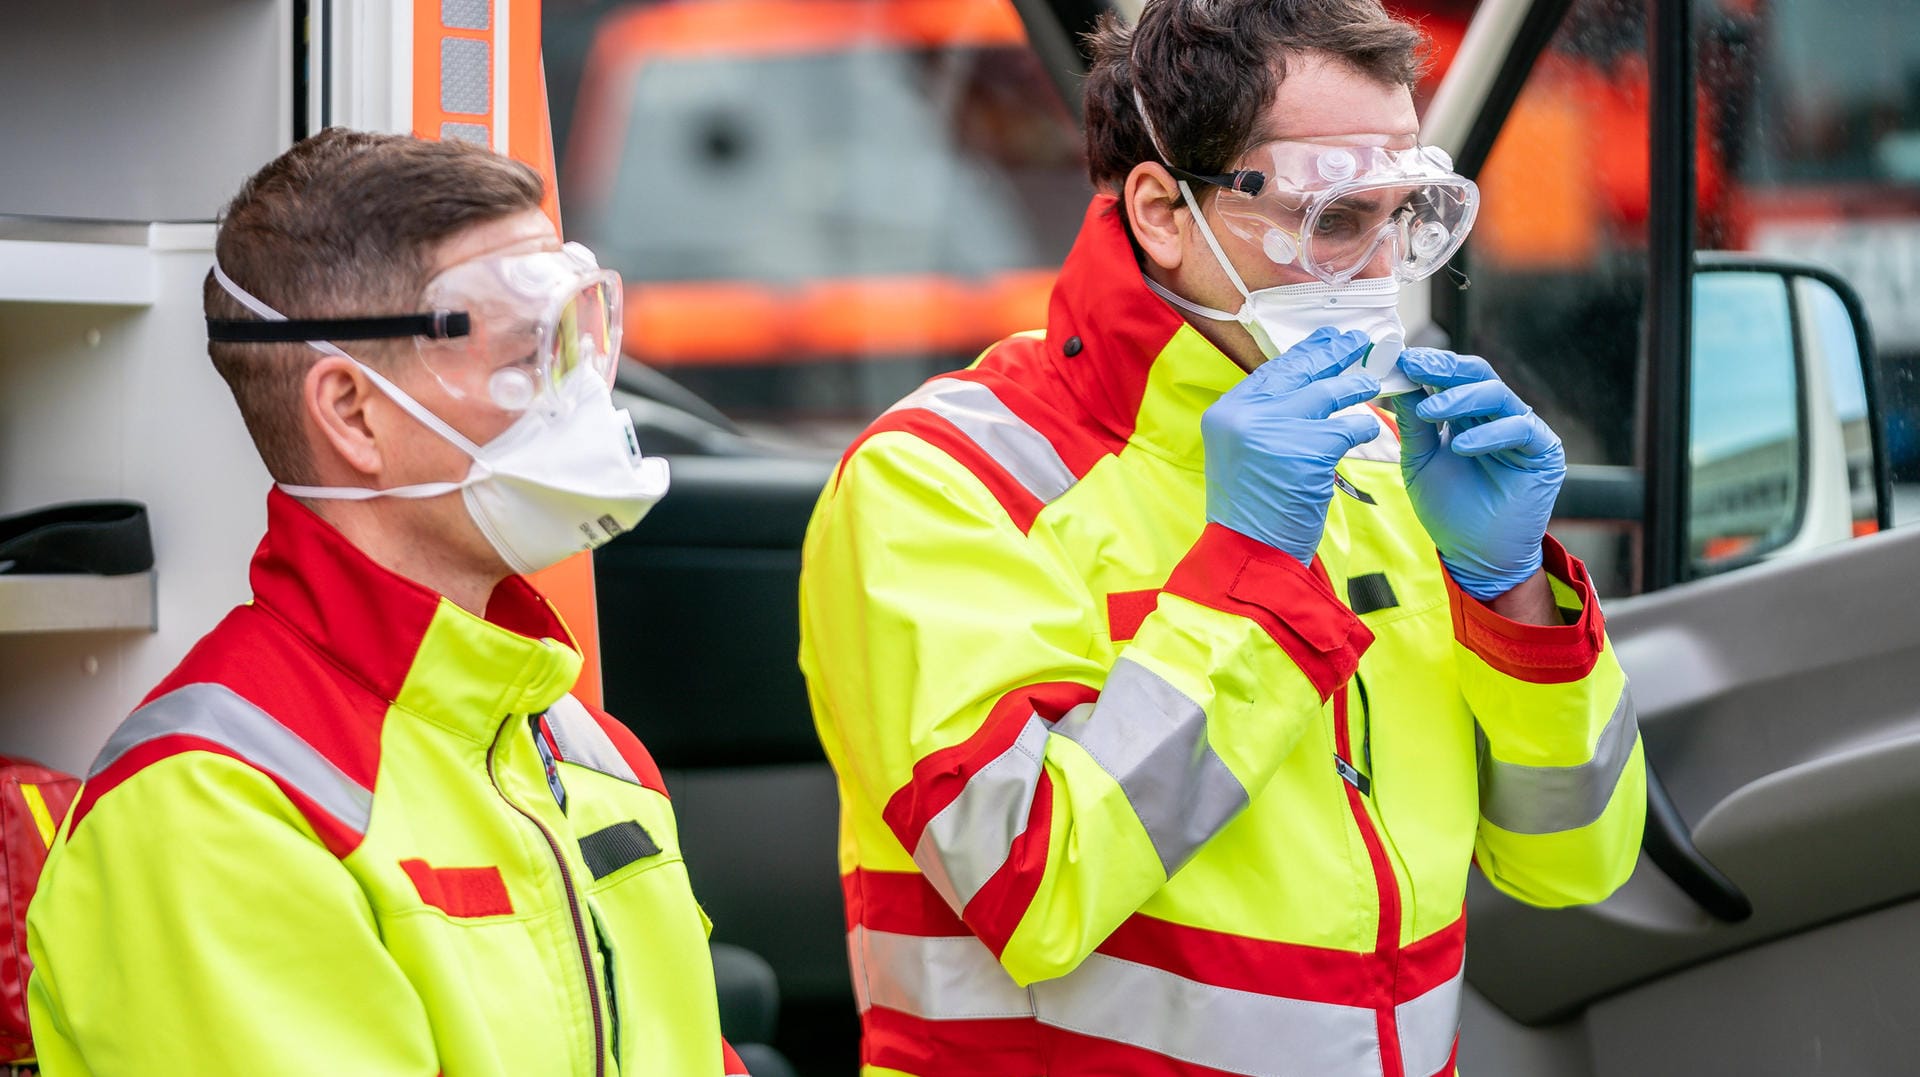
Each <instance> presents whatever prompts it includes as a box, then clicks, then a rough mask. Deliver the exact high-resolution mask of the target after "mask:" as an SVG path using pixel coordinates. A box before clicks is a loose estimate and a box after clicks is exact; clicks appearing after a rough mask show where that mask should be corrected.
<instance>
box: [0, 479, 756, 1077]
mask: <svg viewBox="0 0 1920 1077" xmlns="http://www.w3.org/2000/svg"><path fill="white" fill-rule="evenodd" d="M252 582H253V590H254V600H253V602H251V603H249V604H248V605H245V606H241V607H239V608H238V609H236V610H234V611H233V612H232V613H231V614H229V615H228V617H227V618H226V619H225V620H224V621H222V622H221V624H220V625H219V627H217V628H216V629H215V630H214V631H213V632H212V633H211V634H209V635H208V636H207V637H206V638H204V639H203V640H201V641H200V643H199V644H198V645H197V646H196V647H195V648H194V650H193V651H192V652H191V653H190V654H189V655H188V656H187V658H186V659H185V660H184V661H183V662H182V663H181V665H180V667H179V668H178V669H176V670H175V671H174V672H173V673H172V674H171V675H169V676H168V677H167V679H166V680H165V681H164V682H162V683H161V685H160V686H159V687H158V688H157V689H155V690H154V692H153V694H152V695H151V696H149V697H148V699H147V701H146V702H145V703H144V704H143V705H142V706H141V707H140V708H139V709H138V710H136V711H134V713H133V714H132V716H130V717H129V718H127V720H126V721H125V723H124V724H122V725H121V726H120V728H119V730H118V731H117V732H116V733H115V734H114V735H113V737H112V738H111V739H110V740H109V741H108V742H107V745H106V747H105V749H104V750H103V751H102V752H101V753H100V756H99V758H98V759H97V760H96V761H95V762H94V764H93V767H92V769H91V771H90V773H89V774H88V777H87V781H86V785H85V786H84V787H83V789H82V790H81V793H80V796H79V798H78V799H77V800H76V801H75V802H74V807H73V810H72V811H71V812H70V813H69V815H68V818H67V820H66V822H65V823H64V824H63V825H62V826H61V828H60V832H59V837H58V840H57V842H56V843H55V845H54V847H53V850H52V855H51V858H50V859H49V860H48V862H47V866H46V870H45V872H44V874H43V875H42V876H41V880H40V885H39V889H38V892H37V893H36V895H35V897H34V900H33V904H32V906H31V908H30V910H29V912H28V918H27V927H28V944H29V947H30V951H31V955H32V958H33V963H34V970H33V977H32V980H31V981H30V984H29V988H28V1004H29V1008H30V1011H31V1014H32V1020H33V1035H34V1044H35V1047H36V1048H37V1050H38V1052H39V1057H40V1064H41V1067H42V1071H43V1072H44V1073H45V1074H46V1077H76V1075H99V1077H120V1075H127V1077H133V1075H140V1077H154V1075H163V1074H164V1075H171V1074H179V1075H182V1077H184V1075H189V1074H191V1075H194V1077H227V1075H231V1077H267V1075H272V1077H296V1075H301V1074H311V1075H313V1077H340V1075H344V1074H353V1075H354V1077H402V1075H404V1077H433V1075H435V1074H444V1075H445V1077H527V1075H530V1074H541V1075H549V1074H551V1075H572V1077H604V1075H612V1074H619V1073H628V1074H648V1075H654V1074H674V1075H676V1077H678V1075H681V1074H690V1075H700V1074H708V1075H714V1077H718V1075H720V1074H722V1073H723V1072H724V1073H729V1074H737V1073H744V1072H745V1070H744V1068H743V1067H741V1066H739V1065H738V1061H737V1059H736V1058H734V1056H733V1055H732V1052H731V1051H730V1050H729V1049H727V1048H726V1047H725V1046H724V1044H723V1043H722V1041H721V1038H720V1028H719V1012H718V1004H717V1002H716V1000H715V996H714V983H713V965H712V958H711V955H710V954H709V952H708V949H707V923H706V918H705V916H704V915H703V914H702V913H701V911H700V908H699V906H698V905H696V904H695V903H694V899H693V893H692V890H691V888H690V887H689V885H688V883H687V873H686V869H685V867H684V865H683V864H682V863H681V860H680V849H679V842H678V840H677V838H676V836H675V827H674V819H673V810H672V808H671V806H670V805H669V803H668V801H667V796H666V792H665V788H664V786H663V785H662V784H661V781H660V775H659V771H658V770H657V769H656V768H655V766H654V764H653V761H652V759H651V758H650V757H649V756H648V755H647V753H646V750H645V749H644V748H642V747H641V746H640V743H639V741H637V740H635V739H634V737H633V735H632V734H631V733H629V732H628V731H627V730H626V729H625V728H624V727H622V726H621V725H620V724H619V723H618V722H616V721H615V720H613V719H612V718H610V717H608V716H606V715H605V714H603V713H600V712H598V711H596V710H593V709H591V708H589V707H587V706H585V705H584V704H582V703H580V702H579V701H577V700H575V699H574V698H573V697H572V696H570V695H568V694H567V690H568V688H569V687H571V686H572V684H573V683H574V680H575V678H576V677H577V676H578V674H579V672H580V656H579V654H577V653H576V652H575V650H574V649H573V647H572V646H571V644H570V637H569V636H568V635H567V633H566V629H565V627H564V626H563V625H562V624H561V623H560V620H559V618H558V616H557V615H556V614H555V613H554V612H553V609H552V607H551V606H549V605H548V604H547V602H546V601H545V600H544V599H542V598H541V597H540V596H539V594H538V593H537V592H535V591H534V590H533V588H532V587H531V586H529V585H528V584H527V583H526V582H525V581H524V580H521V579H519V578H518V577H515V578H513V579H510V580H508V581H506V582H505V583H502V584H501V585H500V587H499V588H498V589H496V591H495V592H494V594H493V597H492V600H491V603H490V606H489V609H488V611H487V617H486V618H485V619H482V618H480V617H476V616H474V615H472V614H470V613H468V612H466V611H465V610H462V609H461V608H459V607H458V606H456V605H454V604H453V603H452V602H450V601H447V600H446V599H444V598H442V597H441V596H439V595H437V594H435V593H433V592H431V591H428V590H427V589H425V588H423V587H420V586H419V585H417V584H414V583H412V582H411V581H409V580H406V579H404V578H402V577H400V576H397V575H395V574H393V573H391V572H389V571H387V570H386V569H384V568H381V567H380V566H379V565H377V564H375V563H374V562H373V561H371V560H370V559H368V558H367V557H366V556H365V555H364V554H362V553H361V552H360V551H359V550H358V549H356V548H355V547H354V546H353V545H351V544H350V543H349V542H348V541H347V540H346V539H345V538H344V537H343V536H342V535H340V533H339V532H337V531H335V530H334V529H333V528H332V527H330V526H329V525H327V524H326V523H325V522H323V521H322V520H321V519H320V518H319V517H317V516H315V515H314V514H313V513H312V512H310V511H308V510H307V509H306V508H305V507H304V506H302V505H300V504H299V503H298V502H296V501H294V500H292V499H291V498H288V497H287V496H286V495H284V494H281V493H279V492H278V491H276V492H275V493H273V494H272V495H270V497H269V501H268V530H267V536H266V539H265V541H263V542H262V543H261V546H260V552H259V553H258V555H256V557H255V558H254V563H253V570H252ZM723 1059H724V1060H725V1062H724V1064H723Z"/></svg>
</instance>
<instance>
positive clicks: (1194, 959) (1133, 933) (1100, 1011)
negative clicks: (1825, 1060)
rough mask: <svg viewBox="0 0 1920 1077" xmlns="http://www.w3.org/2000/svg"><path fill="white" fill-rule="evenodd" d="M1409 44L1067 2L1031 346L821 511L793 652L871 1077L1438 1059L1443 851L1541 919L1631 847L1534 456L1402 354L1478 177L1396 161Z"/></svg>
mask: <svg viewBox="0 0 1920 1077" xmlns="http://www.w3.org/2000/svg"><path fill="white" fill-rule="evenodd" d="M1419 40H1420V38H1419V34H1418V32H1417V31H1415V30H1414V29H1413V28H1412V27H1410V26H1407V25H1405V24H1403V23H1399V22H1396V21H1395V20H1393V19H1391V18H1389V17H1388V16H1387V14H1386V13H1385V11H1384V10H1382V8H1381V6H1380V4H1379V2H1378V0H1205V2H1200V0H1148V2H1147V4H1146V5H1145V7H1144V9H1143V10H1142V12H1141V15H1140V21H1139V24H1138V26H1137V27H1136V28H1133V29H1131V30H1130V29H1128V28H1126V27H1124V26H1122V25H1121V24H1119V23H1118V22H1117V21H1115V20H1113V19H1111V18H1109V19H1108V20H1107V21H1106V22H1105V23H1103V25H1102V26H1101V29H1100V31H1099V32H1098V33H1097V34H1096V35H1095V36H1094V38H1093V41H1092V45H1093V54H1094V65H1093V69H1092V71H1091V72H1090V73H1089V75H1088V78H1087V82H1086V106H1087V107H1086V109H1085V115H1086V117H1087V145H1088V157H1089V167H1090V169H1091V172H1092V178H1093V180H1094V182H1095V184H1096V186H1097V187H1098V189H1099V193H1098V194H1096V196H1095V197H1094V200H1093V203H1092V205H1091V206H1090V207H1089V209H1088V211H1087V215H1086V219H1085V222H1084V224H1083V225H1082V227H1081V231H1080V236H1079V239H1078V241H1077V243H1076V244H1075V246H1074V249H1073V251H1072V253H1071V254H1070V255H1069V256H1068V258H1067V262H1066V265H1065V266H1064V268H1063V269H1062V271H1061V275H1060V279H1059V282H1058V283H1057V285H1056V286H1055V289H1054V293H1053V300H1052V303H1051V306H1050V308H1049V312H1048V324H1047V327H1046V331H1045V333H1044V334H1038V333H1030V334H1021V335H1019V336H1016V337H1013V338H1010V339H1008V340H1005V341H1002V342H1001V343H1000V344H998V345H995V346H994V347H992V348H990V349H988V351H987V352H986V353H985V354H984V355H983V356H982V357H981V358H980V359H979V360H978V361H977V362H976V363H975V364H974V365H973V366H972V367H971V368H969V369H967V370H964V371H960V372H957V373H954V374H950V375H944V376H941V377H937V378H935V379H933V380H932V381H929V382H928V383H927V384H926V385H924V386H922V387H921V388H920V389H919V390H917V391H916V392H915V393H913V394H912V395H910V396H909V397H907V398H906V399H905V400H903V401H901V402H900V403H899V404H898V405H896V406H895V407H894V408H893V409H892V410H890V411H889V412H888V413H887V414H886V415H884V416H882V417H881V418H880V419H879V420H878V421H877V422H876V423H875V424H874V425H873V426H872V427H870V428H869V429H868V431H867V432H866V434H865V435H864V436H863V437H862V438H861V439H859V440H858V441H857V442H856V443H855V444H854V446H853V447H852V448H851V449H850V450H848V452H847V454H846V456H845V458H844V459H843V460H842V462H841V465H840V468H839V470H838V472H837V473H836V475H835V476H834V478H833V479H832V480H831V482H830V483H829V486H828V489H827V490H826V492H825V493H824V494H823V495H822V497H821V500H820V504H819V506H818V508H817V509H816V510H815V515H814V518H813V523H812V526H811V528H810V529H809V531H808V535H807V542H806V547H805V550H804V554H803V567H802V594H801V607H802V609H801V666H802V668H803V670H804V671H805V673H806V675H807V683H808V690H809V692H810V693H811V695H812V702H813V709H814V717H815V722H816V724H817V725H818V727H819V731H820V734H821V738H822V740H823V742H824V743H825V745H826V749H827V754H828V757H829V759H831V761H832V762H833V764H834V767H835V770H836V773H837V776H838V779H839V787H840V794H841V799H842V813H841V818H842V820H843V822H842V844H841V848H842V879H843V883H844V886H845V890H846V897H847V916H848V923H849V928H850V935H849V945H850V949H851V952H852V957H853V964H854V977H855V984H856V990H857V991H858V993H859V1002H860V1007H861V1010H862V1019H863V1024H864V1028H865V1033H866V1036H865V1046H864V1061H865V1063H866V1064H867V1066H868V1069H867V1070H866V1071H865V1072H866V1073H868V1074H872V1075H876V1077H877V1075H882V1074H886V1075H896V1077H897V1075H899V1074H912V1075H916V1077H950V1075H951V1077H960V1075H963V1074H964V1075H972V1074H985V1073H996V1074H998V1073H1008V1074H1012V1073H1020V1074H1046V1075H1051V1077H1066V1075H1087V1077H1092V1075H1108V1074H1122V1073H1152V1074H1165V1075H1188V1074H1190V1075H1193V1077H1218V1075H1221V1074H1244V1075H1275V1077H1278V1075H1296V1074H1300V1075H1306V1074H1310V1075H1312V1077H1435V1075H1441V1074H1445V1075H1451V1074H1452V1073H1453V1071H1454V1059H1455V1049H1456V1038H1457V1037H1456V1030H1457V1028H1458V1018H1459V1012H1460V998H1461V991H1462V978H1461V977H1462V972H1461V968H1462V965H1461V960H1462V952H1463V945H1464V940H1465V923H1464V918H1463V916H1462V904H1463V899H1464V894H1465V889H1466V881H1467V866H1468V863H1469V861H1470V860H1473V859H1477V860H1478V862H1479V865H1480V867H1481V869H1482V870H1483V871H1485V872H1486V874H1487V876H1488V878H1489V879H1491V880H1492V881H1493V883H1494V884H1495V885H1497V886H1499V887H1501V888H1502V889H1504V890H1506V891H1508V892H1510V893H1513V894H1516V895H1518V896H1520V897H1521V898H1523V899H1526V900H1528V901H1532V902H1535V903H1538V904H1545V905H1564V904H1571V903H1577V902H1587V901H1596V900H1599V899H1601V898H1603V897H1605V896H1606V895H1607V894H1608V893H1610V892H1611V891H1612V890H1613V889H1614V888H1615V887H1617V886H1618V885H1619V884H1620V883H1621V882H1622V881H1624V880H1625V878H1626V877H1627V875H1628V873H1629V872H1630V871H1631V870H1632V867H1633V864H1634V861H1635V854H1636V851H1637V847H1638V844H1639V836H1640V828H1641V820H1642V812H1643V806H1644V785H1643V775H1644V772H1643V770H1642V766H1641V749H1640V743H1639V736H1638V732H1637V728H1636V724H1635V721H1634V715H1633V708H1632V704H1631V701H1630V699H1629V698H1628V696H1627V694H1626V685H1625V678H1624V676H1623V675H1622V673H1621V671H1620V667H1619V665H1618V663H1617V662H1616V661H1615V660H1614V656H1613V653H1612V651H1611V649H1610V648H1609V647H1608V645H1607V641H1606V634H1605V630H1604V627H1603V623H1602V619H1601V615H1600V610H1599V608H1598V605H1597V604H1596V602H1595V599H1594V595H1593V591H1592V588H1591V587H1590V586H1589V584H1588V582H1587V576H1586V573H1585V570H1584V569H1583V568H1582V567H1581V565H1580V563H1579V562H1578V561H1576V560H1574V559H1573V558H1572V557H1570V556H1568V555H1567V553H1566V552H1565V551H1564V550H1563V549H1561V548H1560V547H1559V546H1558V544H1556V543H1554V542H1553V541H1552V540H1551V539H1549V538H1547V537H1546V535H1545V528H1546V523H1547V519H1548V517H1549V515H1550V514H1551V511H1552V507H1553V499H1554V495H1555V493H1556V492H1557V490H1558V487H1559V484H1560V480H1561V477H1562V475H1563V474H1564V471H1565V458H1564V453H1563V452H1562V450H1561V447H1560V442H1559V439H1558V438H1557V437H1555V436H1554V435H1553V432H1552V431H1551V430H1550V429H1548V428H1547V426H1546V424H1545V423H1544V422H1542V421H1541V420H1540V419H1539V418H1538V417H1537V416H1535V415H1533V414H1532V412H1531V411H1530V409H1528V408H1527V407H1526V405H1525V404H1524V403H1522V402H1521V401H1520V400H1519V399H1518V398H1517V397H1516V396H1515V395H1514V394H1513V392H1512V390H1511V389H1509V388H1508V387H1507V386H1506V385H1504V384H1502V383H1501V381H1500V380H1499V378H1498V377H1496V376H1495V375H1494V373H1493V371H1492V368H1491V367H1489V366H1488V365H1487V364H1486V363H1485V362H1484V361H1482V360H1479V359H1476V358H1474V357H1471V356H1458V355H1454V354H1453V353H1451V352H1443V351H1436V350H1431V349H1420V348H1404V349H1403V346H1404V344H1405V332H1404V329H1403V328H1402V327H1401V325H1400V323H1399V317H1398V313H1397V306H1396V303H1397V300H1398V293H1399V289H1400V286H1401V284H1402V283H1404V282H1412V281H1418V280H1420V279H1422V278H1424V277H1426V276H1428V275H1430V274H1432V273H1433V272H1435V271H1436V270H1437V269H1439V267H1440V266H1441V265H1442V264H1444V262H1445V261H1446V259H1447V258H1448V257H1449V256H1450V255H1451V254H1452V253H1453V252H1454V251H1455V250H1456V249H1457V248H1458V247H1459V245H1460V243H1461V241H1462V240H1463V239H1464V238H1465V237H1466V234H1467V231H1468V230H1469V229H1470V228H1471V226H1472V223H1473V215H1474V211H1475V209H1476V207H1477V205H1478V197H1479V196H1478V191H1477V189H1476V188H1475V187H1474V185H1473V184H1472V183H1471V182H1470V181H1468V180H1467V179H1465V178H1464V177H1462V176H1460V175H1458V174H1456V173H1454V172H1453V170H1452V166H1451V163H1450V162H1449V161H1448V160H1447V159H1446V156H1445V154H1443V153H1441V152H1440V151H1438V150H1437V149H1434V148H1432V147H1426V146H1422V145H1420V144H1419V140H1418V132H1419V125H1418V120H1417V117H1416V116H1415V114H1414V107H1413V99H1412V95H1411V93H1410V92H1409V85H1410V83H1411V81H1412V79H1413V77H1414V75H1415V73H1416V71H1417V69H1418V62H1417V60H1418V55H1417V46H1418V44H1419ZM1388 394H1393V395H1391V399H1389V400H1388V401H1387V405H1388V407H1389V408H1390V409H1391V413H1392V418H1393V419H1394V420H1395V423H1394V424H1391V425H1390V424H1388V423H1386V422H1384V421H1383V420H1384V419H1385V418H1386V415H1385V414H1384V413H1383V412H1378V411H1376V410H1374V409H1373V407H1371V402H1372V401H1373V400H1375V399H1376V398H1379V397H1383V396H1387V395H1388Z"/></svg>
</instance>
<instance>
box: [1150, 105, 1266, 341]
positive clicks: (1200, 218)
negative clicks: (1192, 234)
mask: <svg viewBox="0 0 1920 1077" xmlns="http://www.w3.org/2000/svg"><path fill="white" fill-rule="evenodd" d="M1133 107H1134V110H1135V111H1136V112H1138V113H1140V123H1141V124H1142V125H1143V126H1145V127H1146V129H1147V141H1149V142H1151V143H1153V151H1154V152H1155V153H1158V154H1159V155H1160V159H1161V160H1162V161H1165V162H1167V163H1169V164H1171V163H1172V162H1173V158H1172V157H1171V156H1169V155H1168V153H1167V147H1166V146H1165V144H1163V143H1162V142H1161V141H1160V132H1159V131H1158V130H1157V129H1155V128H1154V126H1153V117H1152V116H1149V115H1147V103H1146V101H1145V100H1143V99H1142V98H1141V97H1140V87H1138V86H1135V87H1134V88H1133ZM1174 182H1176V183H1178V184H1179V185H1180V197H1181V198H1183V199H1185V200H1186V203H1187V208H1188V209H1190V210H1192V211H1193V223H1194V224H1196V225H1198V226H1199V228H1200V238H1202V239H1204V240H1206V241H1207V248H1208V249H1209V250H1211V251H1213V257H1214V260H1215V261H1217V262H1219V263H1220V268H1221V269H1224V270H1226V271H1227V279H1228V280H1230V281H1232V282H1233V286H1234V288H1236V289H1238V290H1239V292H1240V295H1241V297H1242V298H1244V299H1252V298H1253V293H1252V292H1250V291H1248V290H1247V282H1246V281H1243V280H1241V279H1240V271H1239V270H1237V269H1235V268H1233V263H1232V262H1230V261H1228V260H1227V252H1226V251H1224V250H1222V249H1221V248H1220V241H1219V240H1217V239H1215V238H1214V237H1213V229H1212V228H1211V227H1209V226H1208V225H1207V215H1206V214H1204V213H1202V212H1200V200H1199V199H1197V198H1195V197H1193V188H1191V187H1189V186H1187V181H1186V180H1183V179H1178V178H1176V179H1175V180H1174ZM1183 305H1184V304H1183ZM1188 309H1192V308H1188ZM1195 313H1200V312H1199V311H1197V310H1196V311H1195ZM1201 317H1205V318H1211V317H1214V315H1211V314H1201ZM1238 317H1239V315H1237V314H1230V315H1228V316H1227V317H1226V319H1225V320H1227V321H1233V320H1236V319H1237V318H1238Z"/></svg>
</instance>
